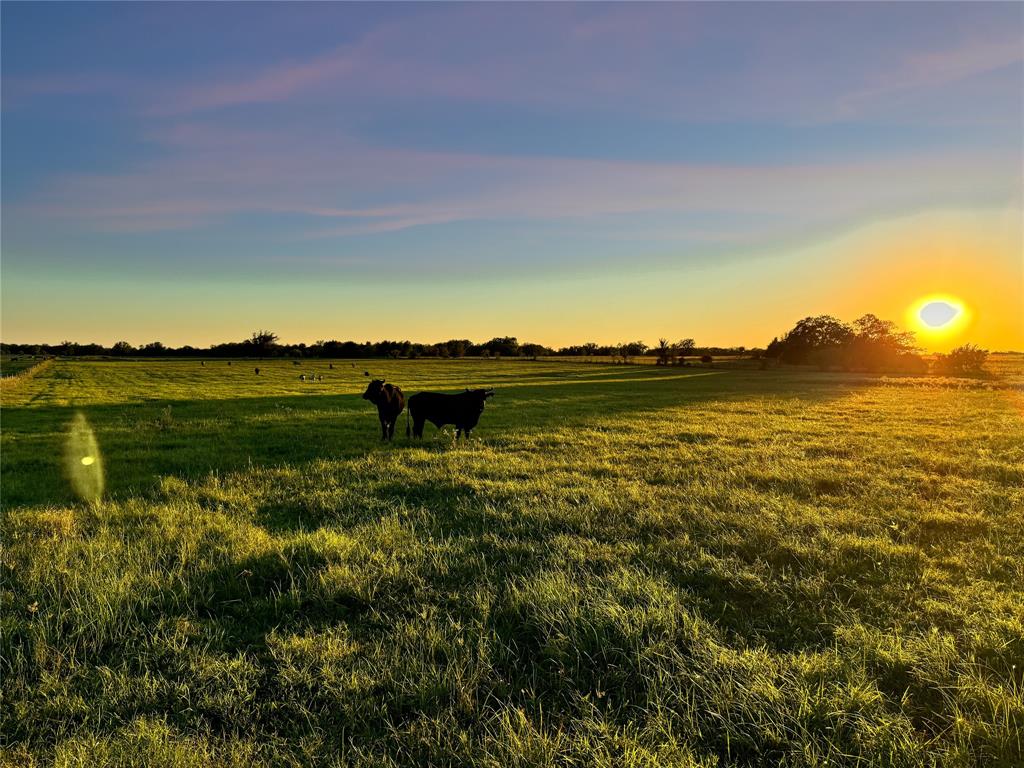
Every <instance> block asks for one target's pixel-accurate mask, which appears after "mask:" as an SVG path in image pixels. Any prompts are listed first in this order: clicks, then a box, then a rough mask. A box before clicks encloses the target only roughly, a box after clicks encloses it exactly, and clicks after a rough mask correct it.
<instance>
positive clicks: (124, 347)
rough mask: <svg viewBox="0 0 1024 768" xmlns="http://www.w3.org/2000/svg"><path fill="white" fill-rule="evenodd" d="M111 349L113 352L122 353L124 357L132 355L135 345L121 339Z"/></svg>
mask: <svg viewBox="0 0 1024 768" xmlns="http://www.w3.org/2000/svg"><path fill="white" fill-rule="evenodd" d="M110 351H111V353H112V354H115V355H120V356H122V357H123V356H125V355H130V354H131V353H132V352H134V351H135V347H133V346H132V345H131V344H129V343H128V342H127V341H119V342H117V343H116V344H115V345H114V346H112V347H111V348H110Z"/></svg>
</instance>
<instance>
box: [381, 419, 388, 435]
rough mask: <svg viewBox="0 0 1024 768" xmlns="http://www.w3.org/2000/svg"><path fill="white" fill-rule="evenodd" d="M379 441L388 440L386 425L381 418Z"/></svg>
mask: <svg viewBox="0 0 1024 768" xmlns="http://www.w3.org/2000/svg"><path fill="white" fill-rule="evenodd" d="M380 439H381V440H387V439H388V423H387V421H386V420H385V419H384V417H383V416H381V417H380Z"/></svg>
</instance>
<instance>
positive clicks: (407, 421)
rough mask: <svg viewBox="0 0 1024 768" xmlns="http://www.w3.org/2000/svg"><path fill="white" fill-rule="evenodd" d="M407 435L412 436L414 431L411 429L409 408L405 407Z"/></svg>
mask: <svg viewBox="0 0 1024 768" xmlns="http://www.w3.org/2000/svg"><path fill="white" fill-rule="evenodd" d="M405 436H406V437H412V432H411V431H410V429H409V408H408V407H406V409H405Z"/></svg>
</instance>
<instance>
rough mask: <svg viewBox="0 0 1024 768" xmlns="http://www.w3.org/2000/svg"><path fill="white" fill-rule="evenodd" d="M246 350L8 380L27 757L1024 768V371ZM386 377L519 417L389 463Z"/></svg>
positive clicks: (7, 433)
mask: <svg viewBox="0 0 1024 768" xmlns="http://www.w3.org/2000/svg"><path fill="white" fill-rule="evenodd" d="M254 365H256V364H254V363H245V362H242V361H236V362H234V364H233V365H231V366H228V365H227V364H226V363H225V362H223V361H216V362H214V361H210V362H207V364H206V366H205V367H201V366H200V364H199V363H198V362H196V361H176V362H144V361H142V362H111V363H103V362H69V361H58V362H56V363H54V364H53V365H52V366H50V367H48V368H46V369H44V370H42V371H40V372H39V373H38V375H36V376H30V377H28V378H26V379H25V380H23V381H19V382H18V383H16V384H15V385H13V386H11V387H8V388H6V389H4V390H3V435H2V446H0V447H2V456H0V461H2V482H3V485H2V494H3V510H4V513H3V514H4V519H3V538H4V551H3V560H2V578H3V590H4V591H3V616H2V622H3V624H2V628H0V630H2V632H0V685H2V695H3V700H2V702H0V729H2V730H0V733H2V740H3V741H2V745H0V746H2V748H3V756H4V760H5V762H7V763H10V764H17V765H22V764H27V765H32V764H40V765H44V764H50V763H51V762H54V761H55V762H56V764H58V765H82V766H99V765H125V766H128V765H182V766H184V765H190V766H192V765H194V766H210V765H232V766H234V765H237V766H251V765H268V766H269V765H287V764H316V765H339V766H342V765H367V766H368V765H381V766H405V765H453V766H466V765H479V766H494V767H495V768H498V767H499V766H501V767H503V766H528V765H530V766H532V765H579V766H592V765H605V766H723V765H737V766H740V765H742V766H754V765H792V766H811V765H820V766H824V765H858V766H859V765H879V766H882V765H886V766H889V765H899V766H926V765H943V766H974V765H1015V764H1020V763H1021V755H1022V731H1024V512H1022V510H1024V429H1022V426H1024V393H1022V392H1021V391H1020V389H1019V388H1013V387H1003V388H1000V387H993V386H989V385H976V384H970V383H967V384H965V385H964V386H960V385H959V384H958V383H957V382H949V381H941V380H928V379H920V380H908V381H903V382H900V381H892V380H886V379H876V378H870V377H863V376H850V375H839V374H817V373H789V372H783V371H763V372H762V371H743V370H734V371H729V370H714V369H712V370H699V369H672V370H658V369H654V368H650V367H639V366H637V367H629V366H602V365H581V364H572V363H529V362H522V363H520V362H511V361H503V362H482V361H456V362H406V361H399V362H388V363H384V362H376V361H375V362H372V363H365V362H360V363H357V364H356V366H357V367H353V365H352V364H351V363H348V362H345V363H338V362H336V363H335V364H334V368H333V369H332V368H328V364H327V363H326V362H322V363H321V362H317V363H310V362H306V363H304V364H303V365H302V366H301V367H298V366H293V365H291V364H290V363H280V362H274V363H266V362H264V363H258V365H260V367H261V369H262V371H261V374H260V376H258V377H257V376H256V375H254V372H253V370H252V369H253V366H254ZM367 367H369V368H370V371H371V372H372V373H373V374H374V375H381V376H387V378H388V380H394V381H395V382H396V383H399V384H401V385H402V386H403V387H404V388H405V389H406V390H407V392H412V391H417V390H419V389H426V388H430V389H438V390H449V391H452V390H456V389H461V388H462V387H466V386H493V387H495V388H496V389H497V396H496V398H495V399H494V401H493V402H492V404H490V405H489V406H488V410H487V412H486V413H485V414H484V416H483V419H482V422H481V425H480V427H479V429H478V430H477V432H476V433H474V439H473V441H471V442H470V443H469V444H468V445H462V444H459V445H455V444H454V442H453V439H452V434H451V433H450V432H446V433H441V434H438V433H437V432H436V431H434V430H433V428H432V427H428V432H427V439H426V440H424V441H423V442H422V443H417V444H412V443H411V442H409V441H407V440H406V439H405V438H404V436H403V437H401V438H398V439H396V442H395V443H394V444H393V445H381V444H380V443H379V442H378V434H379V432H378V428H377V423H376V416H375V413H374V411H373V409H372V407H371V406H370V405H369V404H368V403H366V402H365V401H363V400H361V399H360V398H359V394H360V393H361V392H362V389H363V388H364V387H365V382H366V379H365V377H364V376H363V369H364V368H367ZM300 373H305V374H306V375H309V374H310V373H314V374H317V375H322V376H323V377H324V380H323V381H317V382H313V383H310V382H300V381H299V380H298V376H299V374H300ZM76 413H82V414H84V416H85V417H86V418H87V419H88V422H89V423H90V424H91V425H92V427H93V429H94V430H95V435H96V440H97V441H98V445H99V448H100V451H101V455H102V461H101V462H97V463H96V465H94V466H99V465H102V466H103V467H104V468H105V470H106V479H107V484H106V485H107V488H106V497H105V500H104V501H102V502H101V503H99V504H96V505H90V504H85V503H81V502H75V501H74V500H73V498H72V497H71V495H70V490H69V485H68V482H67V479H66V478H65V477H64V476H63V474H62V470H61V464H62V460H63V454H64V446H65V440H66V433H67V429H68V427H69V424H71V423H72V420H73V418H74V416H75V414H76ZM400 431H403V432H404V429H403V428H400Z"/></svg>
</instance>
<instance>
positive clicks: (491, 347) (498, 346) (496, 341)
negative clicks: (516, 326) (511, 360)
mask: <svg viewBox="0 0 1024 768" xmlns="http://www.w3.org/2000/svg"><path fill="white" fill-rule="evenodd" d="M483 348H484V349H486V350H487V351H488V352H490V353H491V357H518V356H519V340H518V339H517V338H516V337H515V336H503V337H495V338H493V339H491V340H490V341H488V342H486V343H485V344H484V345H483Z"/></svg>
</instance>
